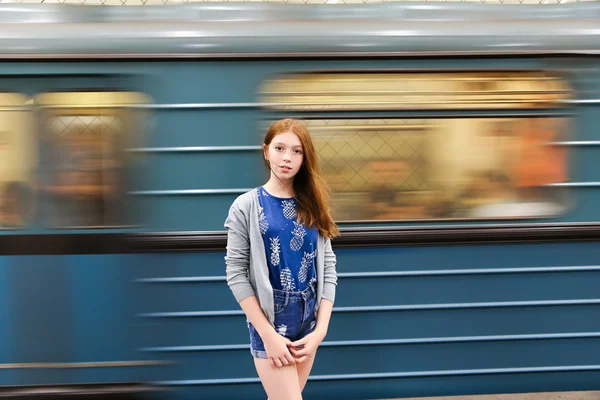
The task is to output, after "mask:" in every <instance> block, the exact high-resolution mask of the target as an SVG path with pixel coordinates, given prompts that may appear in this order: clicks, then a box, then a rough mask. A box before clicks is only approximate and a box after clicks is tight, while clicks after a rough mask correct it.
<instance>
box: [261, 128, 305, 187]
mask: <svg viewBox="0 0 600 400" xmlns="http://www.w3.org/2000/svg"><path fill="white" fill-rule="evenodd" d="M263 151H264V154H265V158H266V159H267V160H269V163H270V164H271V174H275V175H276V177H277V178H279V179H280V180H281V181H286V180H290V179H294V176H296V174H297V173H298V171H299V170H300V167H301V166H302V162H303V161H304V152H303V149H302V143H301V142H300V138H299V137H298V136H296V134H294V133H292V132H284V133H280V134H279V135H277V136H275V137H274V138H273V140H272V141H271V143H270V144H269V145H268V146H266V145H263Z"/></svg>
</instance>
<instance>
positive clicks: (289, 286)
mask: <svg viewBox="0 0 600 400" xmlns="http://www.w3.org/2000/svg"><path fill="white" fill-rule="evenodd" d="M279 281H280V282H281V290H285V291H286V292H292V291H294V290H296V283H295V282H294V276H293V275H292V271H291V270H290V269H289V268H284V269H282V270H281V274H280V275H279Z"/></svg>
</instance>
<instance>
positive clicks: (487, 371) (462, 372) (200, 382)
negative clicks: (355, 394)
mask: <svg viewBox="0 0 600 400" xmlns="http://www.w3.org/2000/svg"><path fill="white" fill-rule="evenodd" d="M579 371H600V365H561V366H551V367H525V368H482V369H455V370H442V371H408V372H380V373H370V374H369V373H367V374H339V375H312V376H309V378H308V380H309V381H347V380H357V379H394V378H426V377H436V376H468V375H497V374H525V373H544V372H579ZM152 383H153V384H156V385H165V386H208V385H236V384H237V385H239V384H249V383H260V380H259V379H258V378H230V379H190V380H176V381H158V382H152Z"/></svg>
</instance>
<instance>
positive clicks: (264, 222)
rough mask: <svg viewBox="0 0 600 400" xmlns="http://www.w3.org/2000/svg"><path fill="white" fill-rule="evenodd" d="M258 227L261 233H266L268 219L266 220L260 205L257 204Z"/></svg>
mask: <svg viewBox="0 0 600 400" xmlns="http://www.w3.org/2000/svg"><path fill="white" fill-rule="evenodd" d="M258 227H259V228H260V233H261V234H262V235H264V234H265V233H267V229H269V221H267V217H266V216H265V212H264V210H263V208H262V207H261V206H258Z"/></svg>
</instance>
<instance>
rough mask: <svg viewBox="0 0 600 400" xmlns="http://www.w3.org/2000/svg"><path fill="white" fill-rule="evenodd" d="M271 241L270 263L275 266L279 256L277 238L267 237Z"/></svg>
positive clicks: (277, 263)
mask: <svg viewBox="0 0 600 400" xmlns="http://www.w3.org/2000/svg"><path fill="white" fill-rule="evenodd" d="M269 240H270V241H271V265H272V266H274V267H276V266H278V265H279V261H280V257H279V251H280V248H279V238H278V237H274V238H269Z"/></svg>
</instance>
